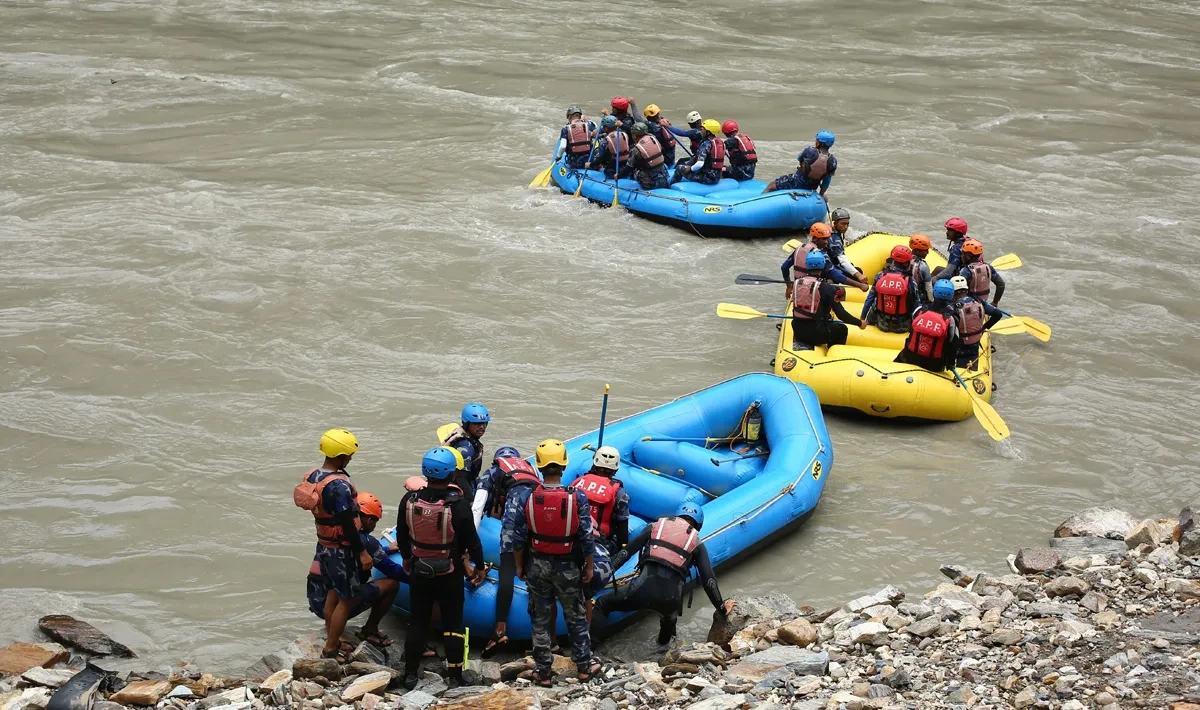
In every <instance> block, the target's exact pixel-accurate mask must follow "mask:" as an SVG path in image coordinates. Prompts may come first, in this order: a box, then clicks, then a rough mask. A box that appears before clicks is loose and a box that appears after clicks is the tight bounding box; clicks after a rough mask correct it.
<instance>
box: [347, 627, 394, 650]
mask: <svg viewBox="0 0 1200 710" xmlns="http://www.w3.org/2000/svg"><path fill="white" fill-rule="evenodd" d="M354 635H355V636H357V637H358V638H359V639H361V640H363V641H366V642H367V643H369V644H371V645H372V646H378V647H379V648H387V647H388V646H391V645H392V637H391V636H388V635H387V634H385V633H383V632H382V631H380V630H379V629H375V631H373V632H371V633H367V630H366V629H365V628H362V629H359V630H358V632H357V633H356V634H354Z"/></svg>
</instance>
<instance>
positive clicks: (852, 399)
mask: <svg viewBox="0 0 1200 710" xmlns="http://www.w3.org/2000/svg"><path fill="white" fill-rule="evenodd" d="M897 244H904V245H907V244H908V237H906V236H902V235H898V234H884V233H882V232H875V233H872V234H868V235H866V236H864V237H862V238H861V239H858V240H857V241H855V242H854V243H852V244H850V245H849V246H847V247H846V256H848V257H849V258H850V261H851V263H853V264H854V265H855V266H857V267H858V268H859V269H860V270H862V272H863V273H864V274H866V275H867V280H868V282H870V281H873V280H874V278H875V274H877V273H879V272H880V271H882V270H883V266H884V263H885V262H886V260H887V257H888V254H889V253H890V252H891V250H892V247H894V246H896V245H897ZM925 260H926V262H928V263H929V267H930V269H934V268H937V267H939V266H945V265H946V259H945V258H944V257H943V256H942V255H941V254H939V253H937V252H935V251H932V250H931V251H930V252H929V256H927V257H926V258H925ZM865 296H866V294H864V293H863V292H862V291H859V290H858V289H853V288H847V289H846V302H845V303H844V304H843V305H844V306H845V307H846V310H847V311H849V312H850V313H853V314H854V315H861V312H862V307H863V301H864V298H865ZM787 313H788V314H789V315H790V314H791V306H790V305H789V306H788V311H787ZM847 328H848V330H849V336H848V338H847V341H846V344H845V345H831V346H828V347H818V348H816V349H814V350H793V349H792V321H791V320H785V321H783V327H782V328H781V329H780V332H779V343H778V346H777V352H776V354H775V374H777V375H779V376H781V377H787V378H788V379H791V380H793V381H795V382H802V383H804V384H806V385H808V386H809V387H811V388H812V389H813V390H814V391H815V392H816V393H817V397H818V398H819V399H820V400H821V405H822V406H824V407H827V408H831V409H845V410H854V411H858V412H862V413H864V414H868V415H870V416H873V417H885V418H889V419H892V418H905V419H932V420H939V421H952V422H956V421H961V420H963V419H967V418H969V417H971V416H972V414H973V413H972V409H971V398H970V395H968V394H967V392H966V391H965V390H963V388H962V386H961V385H959V384H958V382H956V381H955V379H954V375H953V374H951V373H950V372H942V373H935V372H929V371H928V370H925V369H922V368H920V367H917V366H916V365H908V364H904V363H898V362H894V360H895V359H896V355H897V354H898V353H899V352H900V349H901V348H903V347H904V342H905V339H906V336H905V335H903V334H900V333H885V332H883V331H881V330H879V329H878V328H876V327H875V326H867V329H866V330H859V329H858V328H856V327H854V326H852V325H848V326H847ZM979 345H980V347H979V362H978V363H977V365H976V369H975V370H974V371H972V370H968V369H961V368H960V370H959V372H960V373H961V374H962V376H963V380H964V381H965V382H966V383H967V385H968V386H969V387H971V388H972V389H973V390H974V391H975V393H976V394H978V395H979V397H980V398H981V399H983V400H984V401H990V400H991V398H992V348H991V336H990V335H988V334H986V333H985V334H984V336H983V339H982V340H981V341H980V344H979Z"/></svg>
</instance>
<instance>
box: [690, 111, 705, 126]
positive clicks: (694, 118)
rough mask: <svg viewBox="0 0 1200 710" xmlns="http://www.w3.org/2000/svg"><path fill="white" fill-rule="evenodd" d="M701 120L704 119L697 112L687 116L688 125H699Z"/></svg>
mask: <svg viewBox="0 0 1200 710" xmlns="http://www.w3.org/2000/svg"><path fill="white" fill-rule="evenodd" d="M703 120H704V118H703V117H702V116H701V115H700V112H699V111H692V112H691V113H689V114H688V115H687V122H688V123H700V122H701V121H703Z"/></svg>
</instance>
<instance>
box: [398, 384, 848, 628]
mask: <svg viewBox="0 0 1200 710" xmlns="http://www.w3.org/2000/svg"><path fill="white" fill-rule="evenodd" d="M755 404H757V411H758V412H759V413H760V414H761V418H762V424H761V430H760V431H761V433H760V434H759V435H758V436H759V438H758V440H757V441H746V440H745V439H744V438H740V437H739V438H736V439H734V440H732V441H731V440H729V438H728V437H730V435H731V434H734V433H736V432H739V431H742V430H743V427H742V424H743V420H744V418H745V417H746V416H747V413H748V412H749V411H750V410H751V409H752V405H755ZM597 433H598V432H595V431H593V432H591V433H588V434H585V435H583V436H579V437H576V438H574V439H571V440H570V441H568V442H566V443H567V451H568V452H569V456H570V462H569V464H568V466H567V470H566V472H565V474H564V475H563V480H564V481H565V482H567V483H570V482H571V481H573V480H574V479H576V478H578V477H579V476H582V475H583V474H585V473H587V471H588V469H590V468H591V463H592V453H591V450H592V449H594V448H595V446H596V443H597ZM646 439H649V441H646ZM709 439H717V441H712V442H709V441H707V440H709ZM677 440H683V441H677ZM604 444H605V446H614V447H616V448H617V450H618V451H620V452H621V459H622V460H621V469H620V471H618V473H617V478H619V479H620V480H621V482H622V483H623V484H624V486H625V488H626V490H627V491H628V493H629V508H630V513H631V516H630V520H629V534H630V536H631V537H632V536H633V535H635V534H636V533H637V531H638V530H640V529H641V528H643V527H645V526H646V525H647V524H648V523H649V522H650V521H653V520H655V519H656V518H658V517H662V516H666V515H674V513H675V510H676V509H677V508H678V507H679V504H680V503H681V502H683V501H685V500H692V501H696V502H697V503H699V504H701V505H702V506H703V508H704V529H703V530H702V531H701V532H702V534H703V536H704V541H705V544H706V545H707V547H708V553H709V556H710V557H711V558H712V561H713V564H714V565H718V566H719V565H722V564H726V563H729V562H733V561H735V560H738V559H741V558H742V557H745V556H747V555H749V554H750V553H751V552H752V551H754V550H755V549H757V548H759V547H762V546H764V545H766V544H768V543H769V542H770V541H772V540H773V539H775V538H777V537H779V536H781V535H784V534H786V533H787V532H790V531H791V530H792V529H794V528H795V526H797V525H798V524H800V523H801V522H802V521H803V520H805V519H806V518H807V517H808V515H809V514H810V513H812V511H813V509H814V508H815V507H816V505H817V501H818V500H819V499H820V497H821V492H822V491H823V490H824V488H825V481H826V480H827V479H828V473H829V470H830V468H831V466H832V465H833V445H832V444H831V443H830V441H829V433H828V432H827V431H826V429H825V421H824V419H823V418H822V416H821V409H820V403H819V402H818V401H817V397H816V395H815V394H813V392H812V391H811V390H810V389H808V388H807V387H804V386H803V385H797V384H796V383H793V382H790V381H788V380H786V379H782V378H779V377H775V376H773V375H769V374H766V373H758V374H750V375H743V376H741V377H738V378H735V379H732V380H728V381H726V382H722V383H720V384H717V385H713V386H712V387H709V388H706V389H703V390H700V391H699V392H696V393H694V394H691V395H688V396H686V397H681V398H680V399H677V400H675V401H673V402H669V403H667V404H664V405H661V406H659V407H655V408H653V409H650V410H647V411H645V412H642V413H640V414H635V415H633V416H630V417H626V418H625V419H621V420H618V421H614V422H610V423H609V424H608V425H607V426H606V427H605V428H604ZM685 444H686V445H685ZM754 454H760V455H757V456H753V455H754ZM740 456H753V457H752V458H740V459H739V460H737V461H728V459H733V458H737V457H740ZM714 458H715V459H717V461H718V463H713V461H712V459H714ZM701 489H703V490H701ZM714 494H715V496H714ZM392 533H393V531H391V530H389V531H388V532H387V533H385V535H384V539H385V541H386V542H385V544H390V542H391V540H392V539H393V536H392ZM479 533H480V536H481V538H482V539H483V545H484V550H485V553H484V554H485V557H487V558H488V559H489V560H490V561H492V562H495V561H497V560H498V559H499V558H498V541H499V536H500V521H498V520H495V519H492V518H484V520H483V522H482V524H481V525H480V527H479ZM393 558H394V559H396V561H397V562H399V561H400V559H399V556H398V555H394V556H393ZM636 570H637V562H636V559H635V560H630V561H629V562H627V563H626V564H625V566H624V567H622V568H621V569H620V570H618V571H617V574H616V577H617V581H618V584H621V583H624V582H625V581H628V580H630V579H632V577H633V575H635V574H636ZM497 587H498V583H497V572H496V571H495V570H493V571H491V572H489V573H488V578H487V581H486V582H485V583H484V584H483V585H482V586H480V587H479V588H478V589H472V588H471V587H470V586H469V585H468V586H467V592H466V603H465V606H464V619H465V621H466V624H467V626H468V627H469V628H470V630H471V635H472V636H473V637H475V638H488V637H490V636H491V633H492V629H493V628H494V627H495V625H496V591H497ZM611 593H612V587H611V586H610V587H608V588H606V589H605V590H604V591H603V592H601V595H603V594H611ZM395 606H396V608H397V609H398V610H399V611H401V612H402V613H405V614H407V612H408V609H409V596H408V585H407V584H401V585H400V592H399V594H398V595H397V597H396V603H395ZM628 617H629V615H628V614H622V613H614V614H611V615H609V624H610V625H612V624H619V623H621V622H622V621H623V620H626V619H627V618H628ZM557 623H558V633H559V634H565V633H566V625H565V624H564V623H563V620H562V615H561V612H560V613H559V617H558V622H557ZM531 634H532V628H531V626H530V620H529V612H528V596H527V593H526V588H525V583H524V582H522V581H521V580H519V579H518V580H516V583H515V589H514V594H513V603H512V608H511V610H510V611H509V614H508V635H509V637H510V638H513V639H528V638H530V636H531Z"/></svg>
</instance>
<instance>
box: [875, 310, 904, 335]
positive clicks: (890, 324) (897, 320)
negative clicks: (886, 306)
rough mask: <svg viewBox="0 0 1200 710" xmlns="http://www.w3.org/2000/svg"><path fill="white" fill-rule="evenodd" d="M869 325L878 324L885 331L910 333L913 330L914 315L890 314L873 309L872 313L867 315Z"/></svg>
mask: <svg viewBox="0 0 1200 710" xmlns="http://www.w3.org/2000/svg"><path fill="white" fill-rule="evenodd" d="M867 325H873V326H876V327H878V328H879V329H880V330H882V331H883V332H885V333H910V332H912V316H910V315H907V314H905V315H899V316H889V315H888V314H886V313H880V312H879V311H877V310H875V309H871V314H870V315H869V316H868V317H867Z"/></svg>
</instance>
